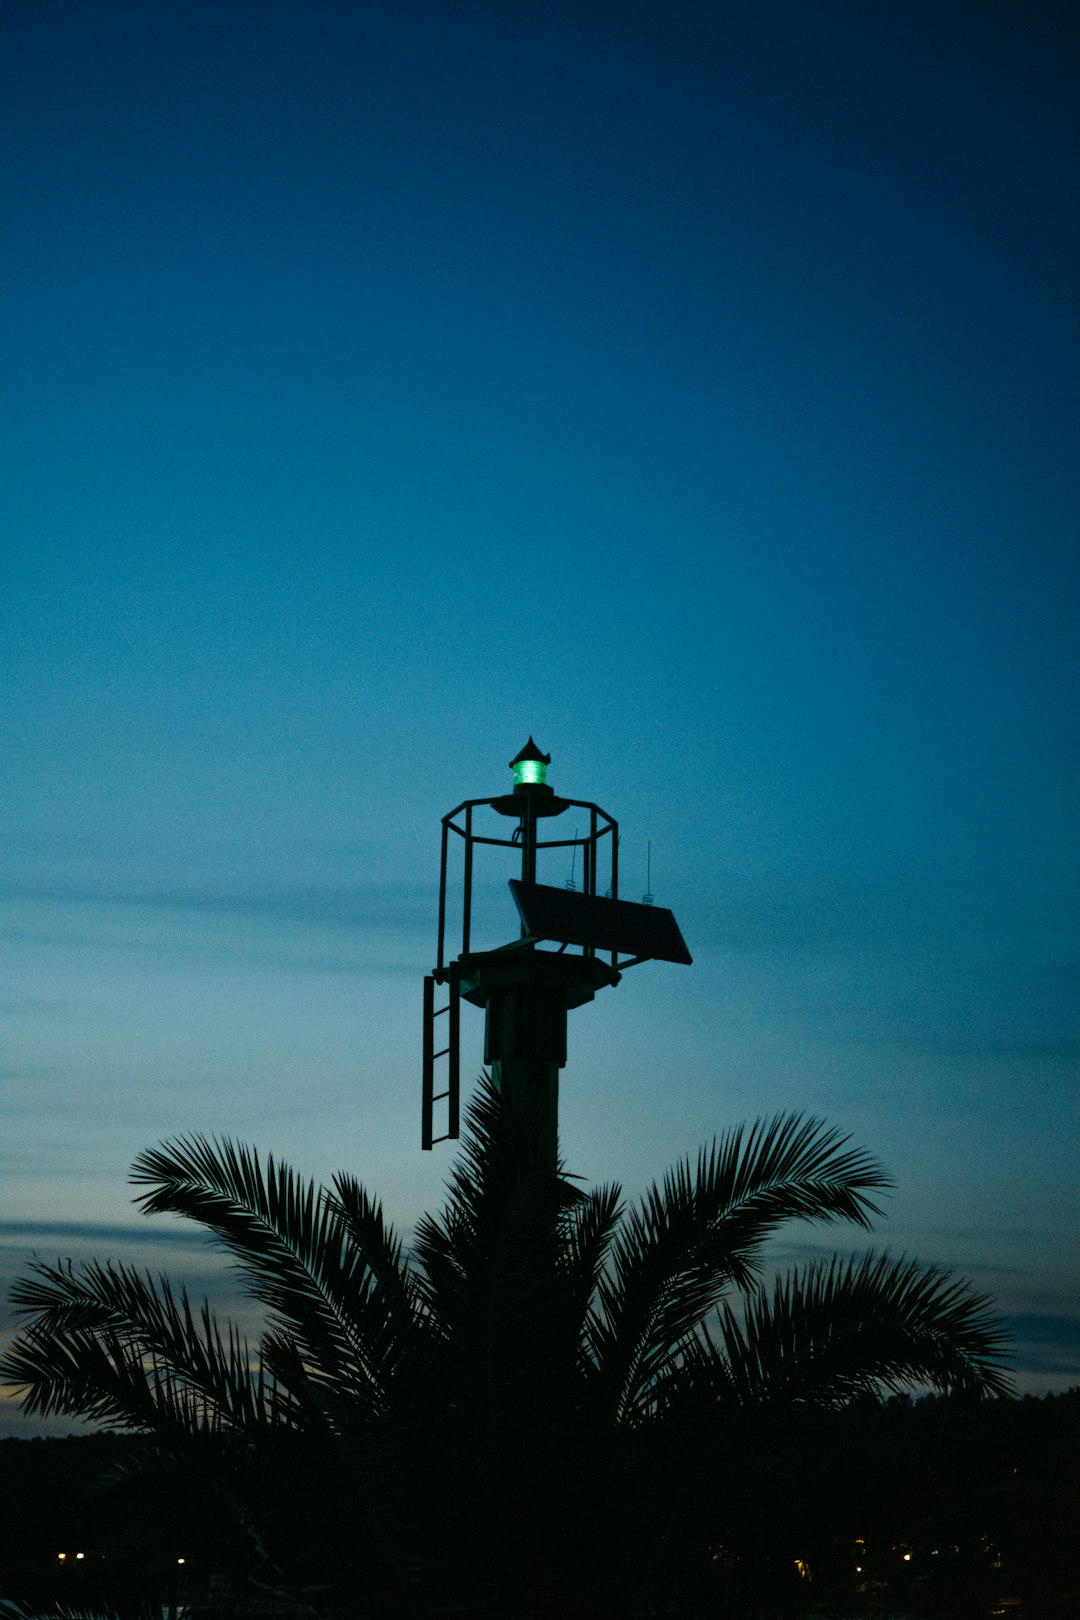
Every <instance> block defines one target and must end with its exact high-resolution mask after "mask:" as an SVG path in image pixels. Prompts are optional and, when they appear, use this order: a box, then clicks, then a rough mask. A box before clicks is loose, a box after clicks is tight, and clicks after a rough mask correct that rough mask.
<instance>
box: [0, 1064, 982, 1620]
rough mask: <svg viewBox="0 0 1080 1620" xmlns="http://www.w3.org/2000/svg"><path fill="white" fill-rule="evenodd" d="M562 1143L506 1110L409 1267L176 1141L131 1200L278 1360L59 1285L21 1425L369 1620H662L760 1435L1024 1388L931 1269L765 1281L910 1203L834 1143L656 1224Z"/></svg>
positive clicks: (48, 1289)
mask: <svg viewBox="0 0 1080 1620" xmlns="http://www.w3.org/2000/svg"><path fill="white" fill-rule="evenodd" d="M539 1141H540V1138H539V1135H538V1133H537V1132H536V1131H535V1130H534V1129H533V1128H532V1124H531V1122H530V1121H528V1120H523V1119H522V1118H520V1117H519V1116H512V1115H511V1114H510V1113H509V1112H508V1111H507V1110H506V1109H504V1108H503V1106H502V1105H501V1103H500V1099H499V1097H498V1095H497V1094H496V1093H495V1092H494V1091H493V1090H492V1088H491V1087H490V1085H488V1084H485V1085H483V1086H482V1088H481V1090H480V1092H479V1094H478V1096H477V1099H476V1100H475V1102H474V1103H473V1105H472V1107H471V1109H470V1111H469V1117H468V1127H467V1134H466V1136H465V1139H464V1142H463V1146H462V1151H461V1153H460V1155H459V1158H458V1159H457V1161H456V1163H455V1164H454V1166H453V1168H452V1170H451V1174H450V1180H449V1186H448V1196H447V1201H446V1206H445V1209H444V1211H443V1212H442V1214H441V1215H439V1216H428V1217H425V1218H424V1219H423V1220H422V1221H421V1223H420V1225H419V1228H418V1230H417V1233H416V1236H415V1242H414V1245H413V1249H412V1251H411V1253H406V1252H405V1251H404V1249H403V1248H402V1245H401V1243H400V1241H399V1239H398V1238H397V1237H396V1236H395V1234H394V1232H393V1231H392V1230H391V1229H390V1227H389V1226H388V1225H387V1223H386V1221H385V1219H384V1216H383V1212H382V1209H381V1206H380V1205H379V1203H378V1202H377V1201H376V1200H375V1199H373V1198H372V1197H371V1196H370V1195H369V1194H368V1193H367V1192H366V1191H365V1190H364V1189H363V1188H362V1187H361V1186H360V1185H359V1184H358V1182H357V1181H356V1180H355V1179H353V1178H352V1177H351V1176H347V1175H339V1176H337V1177H335V1179H334V1181H333V1183H332V1185H331V1187H329V1188H326V1189H322V1188H316V1187H315V1186H314V1185H312V1184H311V1183H308V1182H304V1181H302V1180H301V1179H299V1178H298V1177H297V1176H296V1175H294V1173H293V1172H292V1171H291V1170H290V1169H289V1168H288V1167H287V1166H286V1165H284V1164H280V1163H277V1162H276V1161H274V1160H273V1159H272V1158H271V1159H269V1160H267V1162H266V1164H265V1166H264V1165H263V1164H262V1163H261V1162H260V1159H259V1158H258V1156H257V1155H256V1154H255V1153H254V1152H253V1151H250V1150H248V1149H245V1148H242V1147H237V1146H235V1145H233V1144H231V1143H229V1142H210V1141H207V1140H206V1139H204V1138H201V1137H184V1138H180V1139H177V1140H175V1141H172V1142H169V1143H166V1144H164V1145H163V1146H161V1147H159V1148H157V1149H154V1150H152V1151H150V1152H147V1153H144V1154H142V1155H141V1156H140V1157H139V1158H138V1159H137V1160H136V1162H135V1165H134V1167H133V1171H132V1179H133V1182H134V1184H135V1185H136V1186H138V1187H139V1188H141V1189H143V1190H142V1191H141V1192H140V1194H139V1196H138V1200H137V1201H138V1202H139V1203H140V1204H141V1206H142V1208H143V1209H144V1211H145V1212H146V1213H148V1214H154V1213H158V1212H164V1211H168V1212H172V1213H175V1214H180V1215H183V1216H186V1217H188V1218H189V1219H192V1220H195V1221H197V1222H199V1223H200V1224H201V1225H203V1226H204V1227H206V1228H207V1229H209V1231H210V1232H212V1233H213V1234H214V1235H215V1237H216V1238H217V1239H218V1240H219V1241H220V1242H221V1243H222V1244H223V1245H224V1247H225V1249H226V1250H227V1251H228V1252H229V1254H230V1255H231V1256H232V1258H233V1260H234V1262H235V1263H236V1265H237V1267H238V1268H239V1272H240V1275H241V1278H242V1280H243V1283H244V1285H245V1286H246V1288H247V1290H248V1291H249V1292H250V1294H251V1295H252V1296H253V1297H254V1298H255V1299H256V1300H257V1301H258V1302H259V1303H260V1304H261V1306H262V1307H263V1310H264V1312H265V1318H266V1326H265V1331H264V1333H263V1334H262V1337H261V1341H260V1343H259V1344H258V1346H257V1347H255V1348H254V1349H252V1348H251V1347H249V1346H248V1345H247V1344H246V1343H245V1342H244V1341H243V1340H242V1338H241V1337H240V1335H239V1334H238V1332H237V1331H236V1330H235V1328H233V1327H232V1326H231V1325H228V1324H225V1325H222V1324H219V1323H218V1321H217V1320H216V1319H215V1316H214V1313H213V1312H212V1311H211V1310H210V1308H209V1307H208V1306H207V1305H206V1304H203V1305H201V1306H196V1305H195V1304H193V1303H192V1302H191V1300H190V1299H189V1298H188V1295H187V1293H186V1292H185V1290H184V1289H182V1288H174V1287H173V1286H172V1285H171V1284H170V1282H169V1280H168V1279H167V1278H166V1277H159V1278H157V1279H155V1278H153V1277H151V1276H149V1275H142V1274H138V1273H136V1272H135V1271H134V1270H132V1269H130V1268H127V1267H124V1266H120V1265H113V1264H87V1265H81V1266H75V1265H73V1264H72V1263H71V1262H67V1263H62V1264H57V1265H56V1266H48V1265H36V1266H34V1267H33V1269H32V1271H31V1274H30V1275H29V1276H28V1277H26V1278H25V1279H24V1280H22V1281H21V1282H20V1283H19V1284H18V1285H17V1287H16V1290H15V1295H14V1300H15V1304H16V1306H17V1308H18V1309H19V1310H20V1311H21V1312H22V1313H23V1314H24V1316H25V1317H26V1322H25V1325H24V1327H23V1330H22V1332H21V1334H20V1336H19V1338H18V1339H17V1340H16V1341H15V1343H14V1344H13V1346H12V1348H11V1350H10V1352H9V1353H8V1355H7V1357H6V1358H5V1361H4V1363H3V1365H2V1367H0V1376H3V1377H5V1378H7V1379H9V1380H11V1381H12V1382H13V1383H15V1384H16V1385H18V1386H19V1387H20V1388H21V1390H22V1392H23V1400H24V1404H25V1408H26V1410H27V1411H28V1412H29V1413H36V1414H49V1413H67V1414H74V1413H77V1414H79V1415H81V1416H83V1417H89V1418H92V1419H95V1420H97V1421H98V1422H100V1423H102V1424H104V1425H107V1426H110V1427H113V1428H120V1429H126V1430H132V1431H136V1432H141V1433H144V1434H145V1435H147V1436H149V1437H151V1442H152V1445H151V1450H150V1452H149V1453H148V1457H147V1461H146V1463H145V1464H144V1466H152V1467H153V1468H155V1469H157V1470H158V1471H161V1472H165V1473H168V1474H171V1475H172V1476H174V1477H176V1478H178V1479H182V1480H183V1481H184V1485H185V1489H186V1490H187V1491H188V1492H189V1493H190V1492H193V1491H194V1492H198V1493H201V1494H202V1496H203V1497H204V1498H205V1499H206V1500H207V1501H209V1502H212V1503H213V1504H214V1511H215V1513H217V1514H219V1515H221V1516H222V1517H224V1518H227V1519H228V1520H229V1521H230V1522H232V1523H234V1524H235V1525H236V1526H238V1527H239V1528H240V1529H241V1530H242V1532H243V1535H244V1537H245V1538H246V1543H247V1545H248V1546H249V1548H250V1550H251V1557H250V1570H251V1572H252V1574H253V1575H254V1577H255V1579H256V1580H258V1581H259V1582H261V1583H262V1584H263V1585H264V1586H267V1587H270V1588H272V1589H274V1590H276V1591H278V1592H282V1593H287V1594H289V1595H290V1596H291V1598H292V1599H293V1601H294V1602H295V1603H296V1604H298V1605H301V1606H302V1608H303V1609H305V1610H306V1611H307V1612H310V1613H312V1614H317V1615H342V1616H345V1615H348V1616H350V1617H356V1620H361V1617H362V1620H384V1617H385V1620H389V1617H391V1616H394V1617H397V1616H417V1617H420V1616H437V1615H446V1616H450V1615H459V1616H460V1615H470V1616H491V1617H495V1616H507V1617H510V1616H513V1617H514V1620H524V1617H526V1616H530V1615H534V1616H537V1617H540V1616H544V1617H549V1620H555V1617H557V1616H563V1615H565V1616H568V1617H569V1616H572V1615H577V1616H582V1617H584V1616H587V1615H592V1616H596V1617H600V1616H612V1615H619V1616H628V1615H632V1614H634V1613H644V1612H657V1611H656V1610H655V1609H651V1610H650V1609H648V1608H647V1604H648V1602H649V1601H650V1599H651V1598H653V1597H655V1596H656V1594H657V1593H663V1594H665V1596H666V1597H667V1598H671V1597H674V1596H677V1594H678V1592H679V1590H680V1588H686V1589H689V1587H691V1586H693V1585H694V1583H695V1582H696V1581H697V1579H698V1577H699V1576H700V1574H701V1572H702V1570H703V1569H705V1568H706V1566H707V1564H708V1561H709V1558H710V1556H711V1549H712V1545H713V1543H715V1542H716V1541H717V1539H718V1535H719V1531H720V1528H721V1527H720V1525H719V1524H718V1520H717V1514H718V1512H719V1511H720V1509H719V1506H718V1504H719V1501H720V1498H719V1496H718V1493H717V1481H718V1479H719V1478H721V1477H722V1476H723V1475H725V1474H726V1475H727V1476H729V1477H730V1475H731V1474H732V1472H733V1470H737V1469H738V1466H739V1461H738V1448H739V1447H740V1446H745V1445H746V1443H747V1436H748V1435H749V1434H753V1433H755V1432H756V1433H759V1434H760V1433H761V1432H763V1429H762V1426H763V1425H765V1426H768V1425H769V1424H773V1425H775V1424H776V1423H777V1422H778V1421H780V1422H782V1421H783V1420H784V1414H791V1413H795V1412H798V1411H799V1410H801V1409H804V1408H806V1407H808V1406H821V1405H823V1404H824V1405H828V1404H835V1403H841V1402H844V1401H846V1400H848V1399H849V1398H850V1397H852V1396H853V1395H856V1394H858V1393H859V1392H862V1391H866V1390H869V1389H876V1388H882V1387H884V1388H887V1389H901V1388H906V1387H911V1386H919V1385H931V1386H933V1387H935V1388H938V1389H958V1390H965V1391H969V1392H972V1393H974V1394H988V1393H1001V1392H1003V1391H1004V1389H1005V1388H1006V1382H1005V1379H1004V1376H1003V1374H1002V1372H1001V1370H1000V1357H999V1351H1000V1345H1001V1338H1002V1335H1001V1333H1000V1331H999V1329H998V1328H997V1327H996V1325H995V1323H994V1321H993V1319H992V1318H991V1317H990V1315H989V1314H988V1312H987V1301H986V1300H985V1299H984V1298H982V1297H980V1296H977V1295H975V1294H973V1293H972V1292H971V1290H970V1288H969V1287H968V1286H967V1285H966V1284H965V1283H963V1282H959V1281H956V1280H955V1279H953V1278H951V1277H949V1276H948V1275H947V1274H945V1273H943V1272H941V1271H940V1270H938V1269H937V1268H935V1267H933V1266H923V1265H920V1264H919V1263H918V1262H915V1261H912V1260H907V1259H900V1260H894V1259H890V1258H889V1257H888V1256H886V1255H881V1256H874V1255H870V1256H867V1257H866V1258H863V1259H853V1260H849V1261H840V1260H835V1261H833V1262H831V1263H828V1264H817V1263H816V1264H811V1265H809V1266H807V1267H804V1268H802V1269H801V1270H795V1271H793V1272H791V1273H790V1274H789V1275H787V1276H785V1277H781V1278H779V1279H778V1280H777V1281H775V1282H774V1283H773V1284H772V1285H771V1286H770V1287H766V1286H764V1285H763V1283H762V1268H763V1263H764V1254H763V1250H764V1246H765V1243H766V1240H767V1239H768V1238H769V1237H770V1236H771V1234H772V1233H773V1232H775V1231H776V1229H777V1228H778V1227H779V1226H780V1225H781V1223H783V1222H785V1221H788V1220H792V1219H800V1220H808V1221H818V1222H834V1221H846V1222H850V1223H853V1224H854V1225H856V1226H859V1227H863V1228H866V1227H868V1226H869V1225H870V1221H871V1217H872V1216H874V1215H877V1214H879V1213H880V1210H879V1209H878V1207H877V1205H876V1204H875V1203H874V1202H873V1201H872V1195H874V1194H876V1193H878V1192H879V1191H881V1190H882V1189H884V1188H885V1187H887V1186H888V1185H890V1182H889V1178H888V1176H887V1175H886V1174H885V1173H884V1172H883V1170H882V1169H881V1167H880V1166H879V1165H878V1164H877V1163H876V1162H875V1161H874V1160H873V1159H872V1158H871V1157H870V1156H869V1155H867V1154H866V1153H864V1152H862V1151H860V1150H857V1149H854V1148H852V1147H850V1146H849V1144H848V1141H847V1139H845V1138H843V1137H842V1136H841V1135H840V1134H839V1133H838V1132H837V1131H836V1130H834V1129H832V1128H830V1127H828V1126H826V1125H824V1124H823V1123H822V1122H820V1121H818V1120H815V1119H808V1118H804V1117H802V1116H799V1115H797V1114H793V1115H787V1116H778V1117H777V1118H775V1119H772V1120H769V1121H765V1122H759V1123H757V1124H756V1125H754V1126H752V1127H750V1128H749V1129H747V1128H737V1129H734V1130H731V1131H729V1132H727V1133H726V1134H725V1135H724V1136H722V1137H720V1138H719V1139H717V1140H716V1141H715V1142H714V1143H713V1145H712V1146H711V1148H709V1149H707V1150H703V1151H702V1152H701V1153H700V1154H699V1156H698V1158H697V1161H696V1163H691V1162H689V1161H687V1162H684V1163H682V1164H680V1165H678V1166H677V1167H676V1168H675V1169H673V1170H672V1171H671V1172H669V1174H668V1175H667V1176H666V1177H665V1178H664V1179H663V1181H662V1182H660V1183H658V1184H656V1185H654V1186H653V1187H652V1188H651V1189H650V1190H649V1191H648V1192H647V1193H646V1195H645V1197H644V1198H643V1199H642V1200H641V1201H640V1203H638V1204H637V1205H636V1206H634V1207H630V1208H628V1207H626V1206H625V1204H624V1201H623V1198H622V1195H621V1192H620V1189H619V1188H618V1187H617V1186H607V1187H599V1188H595V1189H593V1190H585V1189H583V1188H581V1187H580V1186H578V1185H577V1184H576V1182H575V1180H574V1179H573V1178H572V1177H570V1176H569V1175H568V1174H566V1173H565V1172H563V1171H562V1170H560V1171H559V1172H557V1173H553V1172H552V1171H551V1169H550V1167H549V1166H548V1165H547V1164H546V1162H545V1159H544V1155H543V1152H542V1148H541V1147H540V1146H539V1145H538V1143H539ZM733 1447H734V1448H735V1450H734V1451H733Z"/></svg>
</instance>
